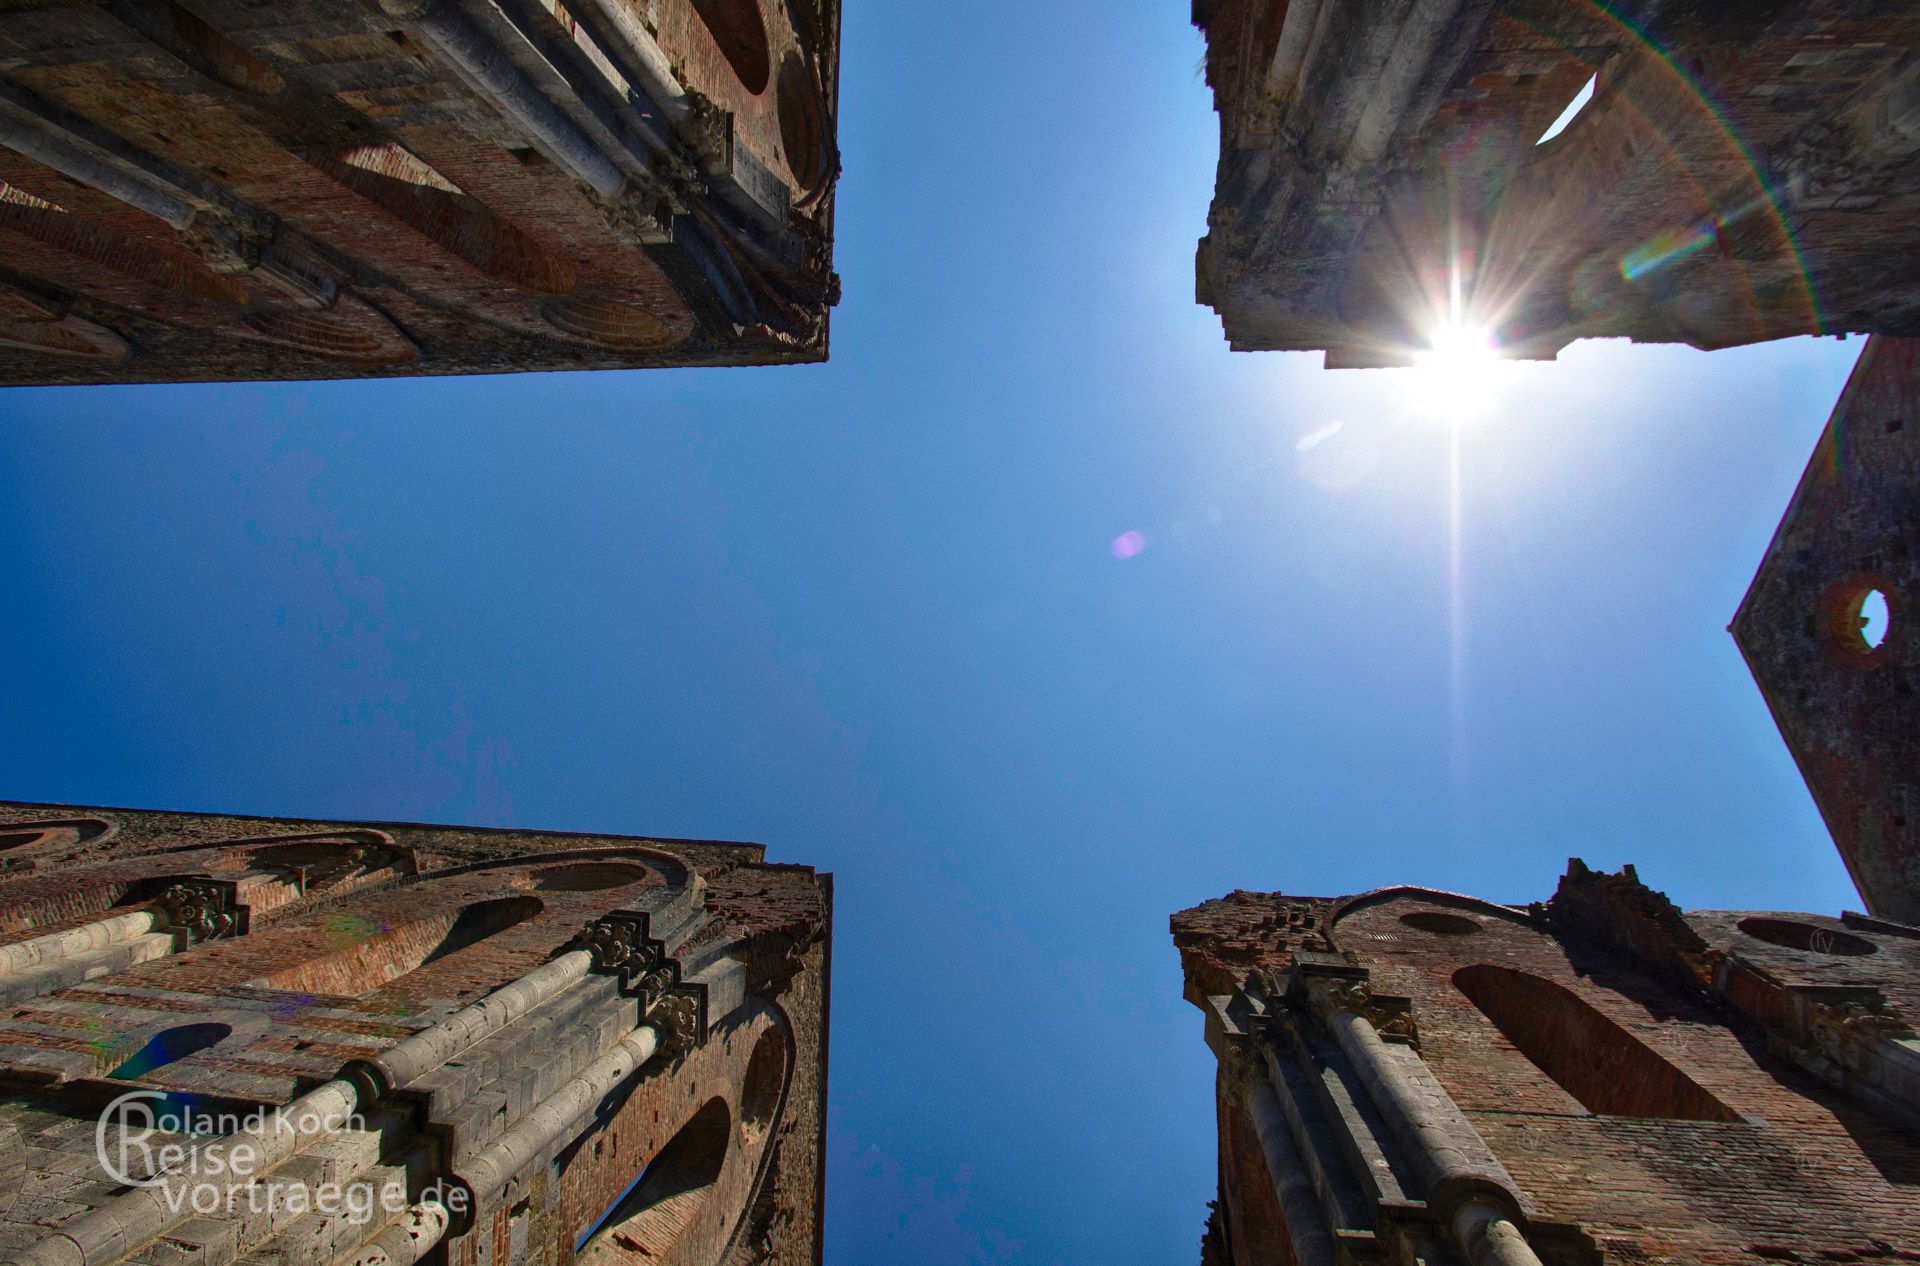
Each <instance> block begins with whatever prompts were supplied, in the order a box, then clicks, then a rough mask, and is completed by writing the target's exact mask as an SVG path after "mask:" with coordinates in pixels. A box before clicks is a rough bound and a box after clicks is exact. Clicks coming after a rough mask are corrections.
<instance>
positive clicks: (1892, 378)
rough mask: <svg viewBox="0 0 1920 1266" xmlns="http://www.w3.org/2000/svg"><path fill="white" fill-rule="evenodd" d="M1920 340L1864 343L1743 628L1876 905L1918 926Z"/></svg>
mask: <svg viewBox="0 0 1920 1266" xmlns="http://www.w3.org/2000/svg"><path fill="white" fill-rule="evenodd" d="M1916 506H1920V339H1892V338H1876V339H1874V340H1872V341H1871V342H1869V343H1868V344H1867V348H1866V350H1865V351H1864V352H1863V353H1862V354H1861V357H1860V362H1859V364H1858V365H1857V366H1856V367H1855V369H1854V372H1853V377H1852V379H1851V380H1849V382H1848V383H1847V389H1846V393H1845V394H1844V395H1843V396H1842V397H1841V399H1840V403H1839V404H1838V405H1837V406H1836V407H1835V409H1834V411H1833V416H1832V418H1831V419H1830V420H1829V421H1828V423H1827V429H1826V431H1825V433H1824V434H1822V435H1821V437H1820V443H1819V445H1818V446H1817V447H1816V448H1815V449H1814V453H1813V457H1812V459H1811V460H1810V461H1809V462H1808V463H1807V470H1806V474H1805V475H1803V476H1802V477H1801V480H1800V486H1799V488H1798V489H1797V490H1796V491H1795V493H1794V495H1793V501H1792V503H1791V504H1789V505H1788V507H1787V511H1786V514H1785V515H1784V516H1783V517H1782V519H1781V522H1780V528H1779V530H1778V531H1777V532H1776V533H1775V535H1774V538H1773V542H1772V544H1770V545H1769V546H1768V548H1767V552H1766V556H1765V557H1764V558H1763V559H1762V561H1761V563H1760V568H1759V571H1758V572H1757V573H1756V574H1755V576H1754V578H1753V585H1752V587H1751V588H1750V589H1749V590H1748V591H1747V596H1746V598H1745V600H1744V601H1742V602H1741V604H1740V610H1739V612H1738V613H1737V614H1736V615H1735V616H1734V620H1733V635H1734V639H1735V641H1737V642H1738V643H1739V646H1740V652H1741V654H1743V655H1744V656H1746V660H1747V666H1748V667H1749V668H1751V669H1752V670H1753V676H1754V680H1755V681H1756V682H1758V683H1759V686H1760V692H1761V694H1763V695H1764V696H1765V697H1766V700H1767V706H1768V708H1769V709H1771V711H1772V712H1773V718H1774V721H1775V722H1776V723H1778V725H1779V726H1780V733H1781V736H1782V737H1783V738H1784V739H1785V740H1786V744H1787V748H1788V750H1789V751H1791V752H1792V753H1793V759H1794V761H1795V762H1796V763H1797V764H1798V765H1799V766H1800V773H1801V775H1802V776H1803V777H1804V778H1805V779H1806V780H1807V788H1808V790H1809V791H1811V792H1812V793H1813V799H1814V803H1815V804H1817V805H1818V806H1819V807H1820V816H1821V817H1822V818H1823V819H1825V821H1826V824H1827V829H1828V830H1829V831H1831V832H1832V833H1833V839H1834V842H1835V843H1836V844H1837V845H1838V846H1839V848H1840V855H1841V857H1843V858H1844V859H1845V860H1846V863H1847V871H1848V873H1849V874H1850V875H1852V877H1853V882H1854V886H1855V887H1857V888H1858V889H1859V890H1860V895H1861V897H1862V898H1863V899H1864V900H1865V901H1866V903H1867V910H1868V912H1869V913H1871V914H1876V915H1880V916H1882V917H1884V918H1888V919H1895V920H1898V921H1900V922H1902V923H1912V924H1920V840H1917V839H1916V835H1915V832H1916V829H1920V715H1917V713H1920V707H1917V705H1916V702H1915V701H1916V699H1920V694H1916V690H1920V672H1916V651H1920V638H1916V637H1915V636H1914V631H1913V624H1914V615H1915V607H1914V598H1915V596H1916V594H1920V518H1917V517H1916V509H1915V507H1916Z"/></svg>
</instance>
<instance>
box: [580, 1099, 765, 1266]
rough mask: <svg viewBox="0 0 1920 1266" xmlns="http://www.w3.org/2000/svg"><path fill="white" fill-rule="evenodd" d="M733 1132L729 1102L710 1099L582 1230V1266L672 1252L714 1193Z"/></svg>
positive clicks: (633, 1262)
mask: <svg viewBox="0 0 1920 1266" xmlns="http://www.w3.org/2000/svg"><path fill="white" fill-rule="evenodd" d="M733 1136H734V1129H733V1113H732V1112H731V1111H730V1110H729V1109H728V1107H727V1101H726V1100H725V1099H721V1098H718V1097H716V1098H713V1099H709V1100H708V1101H707V1102H706V1104H705V1105H704V1106H702V1107H701V1109H700V1110H699V1111H698V1112H696V1113H694V1114H693V1118H692V1119H691V1120H689V1121H688V1122H687V1123H686V1124H685V1125H683V1126H681V1127H680V1131H679V1133H677V1134H675V1135H674V1136H673V1137H672V1138H671V1139H668V1140H667V1145H666V1146H665V1147H663V1148H661V1149H660V1150H659V1152H657V1153H656V1154H655V1155H654V1158H653V1159H652V1160H650V1161H648V1162H647V1167H646V1168H645V1169H644V1170H642V1171H641V1173H640V1176H639V1177H638V1178H636V1179H635V1180H634V1181H633V1183H632V1184H631V1185H630V1186H628V1188H627V1189H626V1190H625V1191H623V1192H621V1193H620V1195H619V1196H618V1197H616V1198H615V1200H614V1202H613V1203H612V1204H611V1205H609V1206H608V1207H607V1209H606V1210H605V1211H603V1212H602V1213H601V1214H600V1216H599V1217H597V1218H595V1219H594V1220H593V1221H592V1222H591V1223H589V1224H588V1225H587V1226H586V1227H585V1228H584V1229H583V1230H582V1231H581V1232H580V1233H579V1235H578V1236H577V1237H576V1239H575V1240H574V1251H575V1260H576V1261H577V1262H578V1263H580V1264H581V1266H628V1264H630V1266H642V1264H643V1263H650V1262H657V1261H659V1260H660V1259H661V1258H663V1257H664V1256H666V1254H667V1252H668V1251H669V1250H670V1249H672V1248H673V1246H674V1245H675V1244H676V1243H677V1242H678V1241H679V1240H680V1237H681V1236H682V1235H684V1234H685V1233H686V1231H687V1228H688V1227H690V1226H691V1225H693V1221H694V1219H695V1218H696V1217H698V1216H699V1214H700V1211H701V1209H702V1208H703V1207H704V1206H705V1204H706V1202H707V1198H708V1197H709V1196H711V1195H712V1194H713V1189H714V1185H715V1184H716V1183H717V1182H718V1181H719V1179H720V1170H721V1168H722V1167H723V1166H724V1165H725V1164H726V1160H727V1152H728V1150H729V1149H730V1148H731V1147H732V1146H733Z"/></svg>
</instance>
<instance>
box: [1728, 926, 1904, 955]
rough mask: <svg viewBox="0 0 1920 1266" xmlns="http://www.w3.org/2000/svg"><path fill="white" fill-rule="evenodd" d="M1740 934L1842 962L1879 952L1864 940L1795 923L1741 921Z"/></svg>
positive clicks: (1847, 934)
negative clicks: (1830, 957) (1833, 957)
mask: <svg viewBox="0 0 1920 1266" xmlns="http://www.w3.org/2000/svg"><path fill="white" fill-rule="evenodd" d="M1740 930H1741V931H1742V932H1745V933H1746V934H1747V935H1748V936H1751V937H1753V938H1754V939H1755V940H1758V941H1765V942H1766V943H1767V944H1769V945H1778V946H1781V947H1782V948H1784V949H1795V950H1805V951H1807V952H1808V953H1811V954H1833V955H1836V956H1838V957H1842V958H1858V957H1860V956H1861V955H1863V954H1872V953H1874V952H1876V951H1877V950H1878V949H1879V948H1880V947H1879V946H1878V945H1875V944H1874V943H1873V942H1872V941H1869V940H1867V939H1866V938H1865V937H1860V936H1853V935H1851V934H1850V933H1847V932H1838V931H1835V930H1834V929H1832V928H1823V927H1817V926H1815V925H1814V924H1811V923H1796V922H1794V921H1793V920H1792V919H1742V920H1740Z"/></svg>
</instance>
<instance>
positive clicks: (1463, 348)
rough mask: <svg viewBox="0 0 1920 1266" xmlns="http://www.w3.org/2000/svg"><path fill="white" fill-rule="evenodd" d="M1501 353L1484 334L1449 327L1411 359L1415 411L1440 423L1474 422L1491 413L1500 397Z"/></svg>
mask: <svg viewBox="0 0 1920 1266" xmlns="http://www.w3.org/2000/svg"><path fill="white" fill-rule="evenodd" d="M1500 363H1501V362H1500V350H1499V347H1498V345H1497V344H1496V343H1495V342H1494V339H1493V335H1492V334H1491V333H1490V332H1488V331H1487V330H1485V329H1483V328H1481V327H1479V326H1475V325H1466V324H1448V325H1444V326H1442V327H1441V328H1440V329H1438V330H1436V331H1435V332H1434V335H1433V341H1432V343H1431V344H1430V345H1429V346H1428V349H1427V350H1426V351H1424V352H1422V353H1420V355H1418V356H1416V357H1415V358H1414V363H1413V364H1414V372H1413V407H1414V410H1415V411H1416V412H1418V413H1420V414H1422V415H1423V416H1426V417H1431V418H1435V419H1437V420H1439V421H1443V422H1451V423H1455V424H1458V423H1462V422H1473V421H1477V420H1479V419H1481V418H1483V417H1485V416H1486V415H1487V414H1488V413H1490V412H1492V410H1493V406H1494V402H1495V400H1496V398H1497V396H1498V394H1499V393H1498V390H1497V388H1498V386H1499V384H1498V382H1497V375H1498V372H1499V365H1500Z"/></svg>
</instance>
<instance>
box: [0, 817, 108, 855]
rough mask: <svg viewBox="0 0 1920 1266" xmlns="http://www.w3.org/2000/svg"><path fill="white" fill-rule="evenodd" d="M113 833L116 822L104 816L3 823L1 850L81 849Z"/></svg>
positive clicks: (10, 851)
mask: <svg viewBox="0 0 1920 1266" xmlns="http://www.w3.org/2000/svg"><path fill="white" fill-rule="evenodd" d="M112 834H113V823H111V822H108V821H106V820H105V819H103V818H50V819H44V820H42V821H38V822H8V823H4V824H0V853H14V852H17V851H18V850H20V849H45V848H56V847H59V848H78V847H80V846H81V845H83V844H91V843H94V842H95V841H96V840H104V839H106V838H107V837H108V836H110V835H112Z"/></svg>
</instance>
